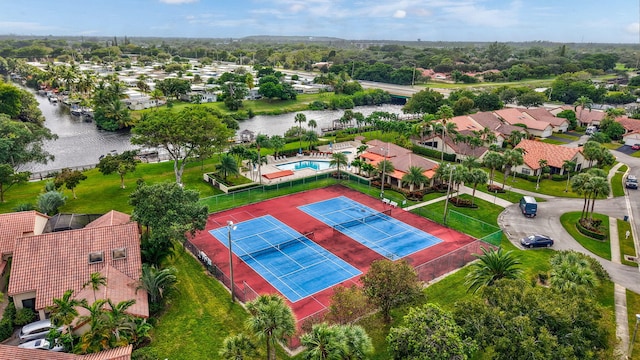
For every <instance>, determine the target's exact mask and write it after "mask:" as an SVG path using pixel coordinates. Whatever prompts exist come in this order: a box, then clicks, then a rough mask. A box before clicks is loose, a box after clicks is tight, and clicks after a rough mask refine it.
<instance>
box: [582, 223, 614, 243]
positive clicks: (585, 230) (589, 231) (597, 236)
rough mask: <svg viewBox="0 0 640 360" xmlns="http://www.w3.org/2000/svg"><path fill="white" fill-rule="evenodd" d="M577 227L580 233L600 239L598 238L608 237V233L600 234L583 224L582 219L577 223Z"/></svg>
mask: <svg viewBox="0 0 640 360" xmlns="http://www.w3.org/2000/svg"><path fill="white" fill-rule="evenodd" d="M576 227H577V229H578V231H580V233H581V234H582V235H584V236H588V237H591V238H594V239H598V240H604V239H606V238H607V235H606V234H600V233H597V232H595V231H591V230H589V229H587V228H586V227H584V226H582V224H580V221H579V220H578V222H577V223H576Z"/></svg>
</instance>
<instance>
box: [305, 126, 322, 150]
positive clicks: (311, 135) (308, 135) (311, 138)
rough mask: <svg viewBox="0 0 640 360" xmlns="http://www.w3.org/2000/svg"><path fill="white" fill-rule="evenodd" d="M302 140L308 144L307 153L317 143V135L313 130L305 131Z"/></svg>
mask: <svg viewBox="0 0 640 360" xmlns="http://www.w3.org/2000/svg"><path fill="white" fill-rule="evenodd" d="M302 140H304V141H308V142H309V151H311V147H312V146H313V144H315V143H316V142H317V141H318V133H316V132H315V131H313V130H309V131H306V132H305V133H304V134H303V135H302Z"/></svg>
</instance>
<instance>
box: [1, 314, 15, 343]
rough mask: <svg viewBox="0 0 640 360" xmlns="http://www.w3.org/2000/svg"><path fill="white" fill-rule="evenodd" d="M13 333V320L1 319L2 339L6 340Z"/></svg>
mask: <svg viewBox="0 0 640 360" xmlns="http://www.w3.org/2000/svg"><path fill="white" fill-rule="evenodd" d="M12 335H13V322H12V321H11V320H10V319H2V320H0V341H4V340H6V339H8V338H10V337H11V336H12Z"/></svg>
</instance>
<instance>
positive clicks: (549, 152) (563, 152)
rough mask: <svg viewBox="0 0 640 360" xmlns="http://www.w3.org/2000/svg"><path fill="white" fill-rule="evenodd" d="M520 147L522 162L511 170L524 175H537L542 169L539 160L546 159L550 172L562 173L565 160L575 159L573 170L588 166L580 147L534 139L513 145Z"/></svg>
mask: <svg viewBox="0 0 640 360" xmlns="http://www.w3.org/2000/svg"><path fill="white" fill-rule="evenodd" d="M515 148H516V149H522V150H523V152H524V154H523V158H524V164H522V165H519V166H516V167H514V169H513V171H515V172H519V173H521V174H524V175H534V176H535V175H538V174H540V171H541V170H542V169H541V167H540V160H546V161H547V166H548V167H549V168H550V173H551V174H560V175H562V174H564V173H565V169H564V168H563V165H564V162H565V161H566V160H569V161H575V163H576V168H575V169H574V171H573V172H577V171H580V170H581V169H583V168H586V167H589V161H587V160H586V159H585V158H584V155H583V153H582V147H578V148H569V147H566V146H561V145H554V144H547V143H544V142H541V141H535V140H526V139H525V140H522V141H520V143H518V145H517V146H516V147H515Z"/></svg>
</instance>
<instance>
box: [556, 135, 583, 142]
mask: <svg viewBox="0 0 640 360" xmlns="http://www.w3.org/2000/svg"><path fill="white" fill-rule="evenodd" d="M553 136H555V137H559V138H562V139H567V140H571V141H576V140H578V139H580V137H579V136H573V135H569V134H565V133H553Z"/></svg>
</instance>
